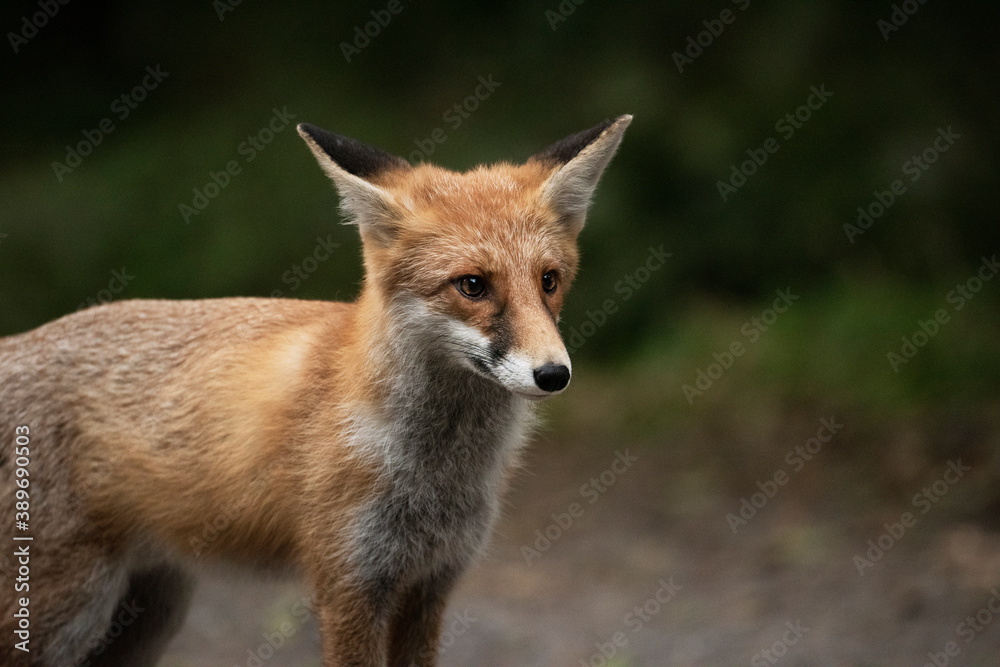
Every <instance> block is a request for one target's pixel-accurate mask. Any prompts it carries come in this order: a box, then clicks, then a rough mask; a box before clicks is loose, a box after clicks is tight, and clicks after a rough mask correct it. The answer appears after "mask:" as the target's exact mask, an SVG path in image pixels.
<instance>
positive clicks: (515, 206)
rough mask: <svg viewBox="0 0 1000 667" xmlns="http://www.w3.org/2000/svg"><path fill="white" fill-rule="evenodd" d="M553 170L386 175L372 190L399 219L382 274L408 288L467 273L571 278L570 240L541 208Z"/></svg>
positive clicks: (418, 170)
mask: <svg viewBox="0 0 1000 667" xmlns="http://www.w3.org/2000/svg"><path fill="white" fill-rule="evenodd" d="M551 171H552V169H551V167H548V166H546V165H543V164H539V163H528V164H525V165H510V164H500V165H492V166H483V167H478V168H476V169H473V170H471V171H468V172H465V173H456V172H452V171H449V170H446V169H442V168H440V167H436V166H432V165H426V164H425V165H420V166H418V167H415V168H414V169H412V170H409V171H403V172H394V173H389V174H385V175H384V176H383V178H382V179H380V182H379V183H378V185H379V186H380V187H382V188H383V189H385V190H386V191H388V192H390V193H392V195H393V197H394V198H395V199H396V201H397V202H398V203H399V204H400V205H401V207H402V208H403V209H404V210H405V211H406V213H405V215H404V216H403V218H402V219H401V220H400V221H399V225H398V230H397V236H396V240H395V242H394V243H393V244H392V247H391V248H388V249H387V252H388V254H389V255H390V256H391V257H386V258H384V259H388V260H389V266H391V267H393V268H394V269H395V271H396V272H397V276H398V277H400V278H402V277H403V276H402V275H400V274H406V275H407V278H409V280H410V281H413V280H416V281H418V282H426V283H427V285H426V287H428V288H430V287H432V285H433V284H440V283H442V282H445V281H447V280H450V279H454V278H456V277H458V276H460V275H463V274H466V273H475V274H480V273H482V274H487V275H489V274H505V275H507V276H508V277H510V278H514V277H516V275H517V274H524V276H525V277H528V276H529V275H530V276H534V275H535V274H536V273H537V272H538V271H545V270H552V269H556V270H558V271H559V272H560V274H561V275H562V277H563V279H564V281H565V283H566V284H568V282H569V280H571V279H572V276H573V274H574V273H575V271H576V265H577V251H576V243H575V234H572V233H570V232H569V231H568V230H567V229H565V227H564V225H562V224H561V223H560V220H559V217H558V216H557V215H556V214H555V213H554V212H552V211H550V210H548V208H547V207H546V206H544V205H543V204H542V201H541V189H542V186H543V184H544V182H545V179H546V178H547V177H548V176H549V175H550V173H551Z"/></svg>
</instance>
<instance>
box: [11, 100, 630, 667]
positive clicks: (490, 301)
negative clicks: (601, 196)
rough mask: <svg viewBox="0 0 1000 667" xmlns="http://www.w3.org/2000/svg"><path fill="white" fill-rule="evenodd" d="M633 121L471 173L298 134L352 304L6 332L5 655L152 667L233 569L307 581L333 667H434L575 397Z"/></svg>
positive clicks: (303, 129) (202, 309)
mask: <svg viewBox="0 0 1000 667" xmlns="http://www.w3.org/2000/svg"><path fill="white" fill-rule="evenodd" d="M630 120H631V117H630V116H622V117H620V118H618V119H616V120H613V121H607V122H605V123H602V124H601V125H598V126H597V127H594V128H592V129H590V130H587V131H585V132H581V133H579V134H576V135H573V136H570V137H567V138H566V139H564V140H563V141H560V142H558V143H556V144H553V145H552V146H550V147H549V148H548V149H546V150H545V151H543V152H541V153H539V154H537V155H535V156H534V157H532V158H531V159H529V160H528V161H527V162H526V163H524V164H520V165H513V164H499V165H493V166H488V167H479V168H476V169H473V170H471V171H468V172H465V173H455V172H451V171H448V170H445V169H441V168H439V167H435V166H431V165H426V164H422V165H419V166H411V165H410V164H408V163H407V162H406V161H405V160H402V159H401V158H398V157H395V156H392V155H390V154H388V153H384V152H382V151H380V150H378V149H375V148H373V147H370V146H367V145H365V144H361V143H359V142H356V141H354V140H351V139H347V138H346V137H342V136H339V135H335V134H332V133H329V132H326V131H324V130H321V129H320V128H317V127H314V126H311V125H300V126H299V133H300V135H301V136H302V137H303V139H304V140H305V142H306V144H307V145H308V146H309V148H310V149H311V150H312V152H313V153H314V154H315V156H316V158H317V160H318V161H319V163H320V166H321V167H322V168H323V169H324V171H325V172H326V173H327V174H328V175H329V176H330V177H331V178H332V180H333V182H334V184H335V185H336V187H337V189H338V191H339V193H340V198H341V208H342V211H343V212H344V214H345V216H346V217H347V219H348V221H350V222H352V223H354V224H356V225H357V226H358V228H359V232H360V234H361V238H362V244H363V252H364V267H365V279H364V283H363V286H362V289H361V294H360V296H359V298H358V300H357V301H356V302H354V303H330V302H315V301H312V302H311V301H297V300H290V299H253V298H247V299H242V298H233V299H215V300H201V301H124V302H119V303H115V304H109V305H105V306H100V307H96V308H92V309H89V310H85V311H82V312H79V313H76V314H73V315H69V316H67V317H64V318H61V319H59V320H56V321H54V322H52V323H49V324H47V325H45V326H42V327H40V328H38V329H36V330H34V331H31V332H28V333H24V334H20V335H16V336H11V337H7V338H3V339H0V433H3V434H4V438H5V440H6V441H7V442H11V441H13V440H14V438H15V434H17V435H21V434H23V437H24V438H25V440H24V441H23V442H24V443H25V451H24V452H23V453H24V461H22V459H21V458H17V459H16V461H17V462H18V463H17V465H15V456H14V451H13V450H12V448H5V449H4V451H2V452H0V485H2V488H3V491H4V497H8V498H12V497H13V496H14V493H15V490H17V489H21V490H23V491H24V492H25V493H24V494H23V496H24V497H25V498H26V500H25V501H24V502H25V503H26V504H25V505H24V507H25V508H26V512H25V516H24V517H19V518H24V519H25V522H24V527H23V528H18V526H16V525H15V522H14V517H13V516H12V514H13V513H10V512H8V513H5V514H4V517H5V518H4V519H3V522H2V523H3V526H4V529H5V530H6V531H7V534H8V535H21V536H23V537H30V538H31V539H30V540H25V541H22V542H19V543H18V544H19V545H22V546H21V547H19V548H21V551H20V552H19V554H20V555H15V554H14V552H12V551H11V550H9V549H7V550H4V552H3V555H0V565H2V572H3V575H2V576H3V577H4V578H6V577H8V576H11V578H12V579H13V574H11V575H8V573H18V572H20V573H21V574H22V575H24V574H25V570H24V568H25V567H26V568H28V571H29V573H30V574H29V575H27V576H25V577H23V579H24V581H19V582H17V584H18V588H17V589H16V590H17V591H18V592H17V593H16V594H15V593H14V591H15V582H14V581H9V582H3V591H4V592H3V594H2V595H3V597H2V598H0V611H2V613H3V616H2V617H0V635H3V636H4V637H7V638H8V641H6V642H5V644H4V645H3V647H2V648H0V658H3V659H2V660H0V662H3V663H4V664H10V665H31V666H33V667H35V666H46V667H66V666H67V665H76V666H81V665H88V666H95V665H141V664H155V661H156V659H157V658H158V656H159V655H160V654H161V653H162V651H163V649H164V647H165V646H166V643H167V641H168V640H169V638H170V636H171V635H172V634H173V633H174V632H175V631H176V630H177V628H178V627H179V625H180V623H181V621H182V620H183V617H184V614H185V612H186V608H187V603H188V600H189V597H190V590H191V586H192V582H193V576H194V574H195V573H196V572H197V570H198V568H199V566H200V564H203V563H204V564H209V563H215V562H228V563H235V564H238V565H244V566H248V567H252V568H258V569H268V570H276V571H288V570H290V571H294V572H297V573H300V574H301V576H302V577H304V578H305V580H306V581H307V583H308V584H309V585H310V586H311V588H312V590H313V592H314V601H313V605H312V609H313V611H314V613H315V614H316V615H317V618H318V621H319V624H320V629H321V634H322V638H323V656H324V662H323V664H324V665H325V667H333V666H335V665H336V666H343V665H365V666H371V665H375V666H379V667H381V666H384V665H407V666H409V665H433V664H434V662H435V658H436V653H437V650H436V646H437V640H438V633H439V624H440V618H441V615H442V612H443V610H444V608H445V605H446V601H447V596H448V594H449V592H450V590H451V588H452V587H453V585H454V583H455V581H456V580H457V578H458V577H459V575H460V574H461V572H462V571H463V570H464V569H465V568H466V567H467V566H468V565H469V563H470V562H471V561H472V560H473V559H474V558H475V557H476V555H477V554H478V553H479V552H480V551H481V549H482V548H483V545H484V543H485V541H486V539H487V537H488V535H489V533H490V530H491V527H492V525H493V523H494V521H495V519H496V517H497V514H498V507H499V500H500V498H501V496H502V493H503V490H504V487H505V483H506V479H507V476H508V474H509V472H510V471H511V469H512V467H513V466H514V464H515V462H516V459H517V454H518V452H519V450H520V448H521V447H522V446H523V444H524V442H525V440H526V436H527V434H528V432H529V431H530V429H531V427H532V424H533V415H534V407H535V404H536V403H537V402H538V401H539V400H542V399H545V398H547V397H549V396H552V395H555V394H557V393H559V392H561V391H563V390H564V389H565V388H566V386H567V385H568V383H569V380H570V375H571V364H570V360H569V356H568V354H567V352H566V348H565V346H564V345H563V343H562V340H561V338H560V335H559V331H558V320H559V312H560V308H561V306H562V303H563V299H564V296H565V294H566V291H567V289H568V288H569V286H570V284H571V282H572V280H573V277H574V275H575V273H576V269H577V261H578V256H577V250H576V238H577V235H578V234H579V232H580V230H581V228H582V227H583V223H584V217H585V215H586V211H587V207H588V205H589V202H590V199H591V196H592V194H593V191H594V188H595V187H596V185H597V182H598V180H599V178H600V176H601V173H602V172H603V170H604V168H605V167H606V165H607V164H608V162H609V160H610V159H611V157H612V156H613V154H614V152H615V150H616V149H617V147H618V144H619V142H620V141H621V137H622V133H623V132H624V130H625V128H626V126H627V125H628V123H629V122H630ZM21 442H22V441H21V440H18V443H19V444H20V443H21ZM21 453H22V452H20V451H18V455H19V456H20V454H21ZM29 461H30V462H29ZM21 463H27V465H26V466H25V467H26V469H27V471H28V472H27V473H23V475H24V476H22V473H21V472H18V471H16V470H15V469H16V468H20V467H22V466H21ZM25 479H27V480H28V481H27V482H25V481H20V482H19V481H18V480H25ZM19 497H20V496H19ZM28 510H30V511H28ZM18 525H20V524H18ZM25 560H27V561H28V564H25V563H24V561H25ZM23 609H27V610H28V611H27V612H24V613H22V614H19V610H23ZM137 610H138V611H137ZM126 612H127V613H126ZM123 614H124V615H125V616H127V617H128V619H129V622H128V623H127V624H124V623H123V622H122V620H121V619H122V617H123ZM113 623H117V624H118V626H119V628H118V629H119V633H111V632H109V630H110V629H111V627H112V624H113ZM123 624H124V625H126V626H127V627H125V628H124V631H123V632H121V627H120V626H121V625H123ZM11 637H14V638H16V639H17V640H19V643H17V644H16V646H15V645H14V644H15V642H12V641H10V638H11Z"/></svg>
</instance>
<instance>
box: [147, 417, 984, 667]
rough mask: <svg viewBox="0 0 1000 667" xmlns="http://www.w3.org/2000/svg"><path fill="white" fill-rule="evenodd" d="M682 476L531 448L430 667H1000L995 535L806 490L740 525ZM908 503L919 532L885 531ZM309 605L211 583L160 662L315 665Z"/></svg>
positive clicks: (294, 594) (648, 464) (605, 455)
mask: <svg viewBox="0 0 1000 667" xmlns="http://www.w3.org/2000/svg"><path fill="white" fill-rule="evenodd" d="M626 450H627V451H626ZM616 452H620V453H621V454H623V455H626V459H628V458H634V459H635V460H634V461H630V462H629V463H628V465H627V466H626V464H625V463H624V461H625V460H626V459H620V458H619V455H618V454H617V453H616ZM616 459H618V460H619V462H618V463H617V464H616V465H615V461H616ZM675 464H676V460H675V459H673V458H672V457H671V456H670V454H669V453H668V450H667V448H665V447H662V446H660V447H653V446H650V447H625V446H624V445H623V446H608V447H605V448H600V447H596V448H595V447H587V448H586V449H585V450H584V451H578V450H577V449H576V448H575V447H574V446H573V445H572V444H571V443H561V442H558V443H557V442H552V441H548V440H546V438H545V437H542V438H539V439H537V440H536V442H535V443H534V444H533V446H532V449H531V453H530V455H529V457H528V461H527V471H526V472H525V473H524V474H523V475H522V476H521V477H520V479H519V480H518V483H517V485H516V488H515V489H514V490H513V492H512V493H511V495H510V497H509V503H508V507H507V509H506V512H505V518H504V519H503V521H502V522H501V524H500V526H499V530H498V531H497V534H496V537H495V539H494V541H493V545H492V547H491V549H490V551H489V553H488V555H487V557H486V558H485V559H484V560H483V561H482V562H481V563H480V564H479V565H478V566H477V567H475V568H474V569H472V570H470V571H469V572H468V573H467V575H466V576H465V578H464V580H463V582H462V584H461V586H460V588H459V589H458V591H457V593H456V594H455V596H454V597H453V599H452V602H451V605H450V611H449V614H448V617H447V620H446V625H445V633H444V636H443V637H442V646H441V659H440V664H442V665H445V666H451V667H457V666H460V665H461V666H469V665H474V666H477V667H480V666H482V667H487V666H497V667H500V666H510V667H513V666H533V665H567V666H573V667H575V666H579V665H584V666H586V665H592V666H595V667H597V666H601V665H603V666H607V667H625V666H631V665H739V664H744V665H745V664H749V665H751V666H756V665H772V664H781V665H788V666H792V665H853V666H857V667H862V666H865V667H868V666H876V665H913V666H917V667H919V666H921V665H925V664H930V665H937V666H940V665H1000V614H995V613H994V611H992V610H991V609H990V605H992V607H993V609H994V610H997V611H1000V535H998V534H997V533H994V532H991V531H990V530H988V529H987V528H985V527H983V526H981V525H980V524H978V523H975V522H971V521H970V522H957V521H954V520H952V519H946V518H945V517H947V516H952V514H951V513H946V512H945V511H944V510H939V509H938V508H937V507H936V506H933V505H932V506H929V510H928V511H927V512H926V514H923V513H921V509H922V508H920V507H916V506H911V505H910V504H909V503H908V502H902V503H899V504H895V505H890V506H884V505H879V506H875V507H872V506H870V505H866V504H864V503H861V504H860V505H859V503H857V501H856V500H850V499H846V498H844V497H843V494H840V493H838V492H837V491H836V490H835V489H834V490H831V491H824V492H820V493H815V492H813V493H809V492H807V491H810V489H807V488H805V486H807V485H808V484H809V483H810V482H809V481H808V479H806V478H803V479H792V480H791V481H790V482H789V483H788V484H787V485H785V486H782V487H780V488H779V489H778V490H777V492H776V493H775V494H774V497H772V498H769V499H768V500H767V503H766V504H765V505H764V506H763V507H762V508H760V509H759V510H758V512H757V514H756V516H753V517H752V518H751V519H750V520H748V521H747V523H746V524H745V525H742V524H738V525H737V526H736V532H735V533H734V531H733V530H732V528H731V526H730V522H729V521H727V518H726V515H727V514H730V513H733V514H735V513H738V512H739V507H740V497H739V496H737V497H735V498H732V497H715V496H711V495H705V496H701V495H699V494H698V493H697V492H696V491H691V492H688V491H686V489H692V490H693V489H697V488H698V487H699V483H698V479H697V475H693V473H692V472H691V471H690V470H685V469H683V468H682V467H679V466H677V465H675ZM970 474H971V473H970ZM602 475H603V479H602ZM953 477H954V475H953ZM592 480H594V481H592ZM595 482H596V484H595ZM957 483H958V484H961V483H962V481H958V482H957ZM584 485H586V486H584ZM756 490H757V489H756V488H751V489H748V492H747V494H746V495H747V496H748V497H749V495H750V493H752V492H753V491H756ZM772 490H773V489H772ZM917 490H918V491H919V489H917ZM812 491H815V490H812ZM678 498H685V500H684V501H683V502H678ZM806 498H807V499H808V500H804V499H806ZM760 499H761V497H760V496H758V497H757V501H758V502H759V501H760ZM574 504H575V505H574ZM859 506H860V507H861V509H859ZM908 510H909V511H910V512H911V514H912V515H913V520H912V521H910V524H911V525H909V526H902V524H900V526H894V525H893V524H894V523H897V522H900V520H901V517H902V513H903V512H906V511H908ZM745 511H746V512H747V513H749V511H748V510H745ZM553 515H555V516H553ZM560 523H561V524H563V526H565V527H560V525H559V524H560ZM885 524H889V526H888V528H889V529H891V530H893V531H895V532H896V533H897V535H898V537H892V535H889V536H888V537H886V536H883V533H886V530H887V528H886V525H885ZM900 527H901V528H902V532H900ZM536 531H541V533H542V534H543V535H544V534H545V533H546V532H547V533H548V534H549V538H548V539H549V542H548V543H546V542H544V541H539V542H538V543H537V544H536V540H538V537H539V536H538V533H536ZM880 538H881V542H882V545H883V547H888V548H886V549H883V551H882V552H881V556H879V552H872V553H871V554H870V556H871V557H872V560H871V561H870V566H869V565H866V564H865V563H863V562H862V563H861V568H862V570H863V572H862V573H859V564H858V561H856V559H855V556H859V557H861V558H865V559H867V558H868V557H869V555H867V553H866V552H867V551H868V550H869V548H870V546H871V545H869V544H868V540H869V539H871V540H873V541H875V542H876V543H877V542H878V541H879V539H880ZM524 547H529V548H536V547H537V548H536V551H535V552H534V553H532V552H528V551H526V550H525V549H524ZM875 557H878V560H877V561H876V560H874V558H875ZM529 560H530V562H528V561H529ZM303 595H304V593H303V591H302V590H301V589H300V588H298V587H297V586H296V585H295V584H294V583H290V582H273V581H272V582H258V581H251V580H246V579H239V578H232V577H230V576H214V575H213V576H211V577H209V578H207V579H206V580H205V581H204V582H203V583H202V585H201V587H200V589H199V592H198V594H197V598H196V601H195V604H194V606H193V608H192V611H191V614H190V615H189V617H188V619H187V622H186V625H185V626H184V628H183V630H182V631H181V633H180V634H179V635H178V636H177V637H176V638H175V640H174V641H173V643H172V645H171V647H170V650H169V651H168V654H167V657H166V658H165V659H164V661H163V662H162V664H163V665H167V666H169V667H182V666H183V667H209V666H211V667H260V666H261V665H282V666H290V667H298V666H302V667H305V666H317V665H320V660H319V652H318V648H317V646H318V631H317V628H316V626H315V623H314V622H313V620H312V618H311V617H306V618H305V620H304V621H303V620H302V618H303V617H305V614H304V613H303V612H302V609H301V607H300V606H297V605H299V603H300V602H301V600H302V599H303ZM977 616H978V620H977V618H976V617H977ZM967 617H971V618H967ZM282 630H284V633H282ZM268 637H270V640H269V639H268ZM950 642H951V643H950ZM273 646H277V648H273ZM949 651H950V653H951V654H950V655H949Z"/></svg>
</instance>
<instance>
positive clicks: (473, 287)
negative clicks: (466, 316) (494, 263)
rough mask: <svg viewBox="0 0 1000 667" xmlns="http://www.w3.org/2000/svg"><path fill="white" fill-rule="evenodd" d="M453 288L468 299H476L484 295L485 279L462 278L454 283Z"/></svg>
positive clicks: (477, 277) (475, 277)
mask: <svg viewBox="0 0 1000 667" xmlns="http://www.w3.org/2000/svg"><path fill="white" fill-rule="evenodd" d="M455 287H457V288H458V291H459V292H461V293H462V295H463V296H467V297H469V298H470V299H478V298H480V297H481V296H483V295H484V294H486V279H485V278H483V277H482V276H462V277H461V278H459V279H458V280H456V281H455Z"/></svg>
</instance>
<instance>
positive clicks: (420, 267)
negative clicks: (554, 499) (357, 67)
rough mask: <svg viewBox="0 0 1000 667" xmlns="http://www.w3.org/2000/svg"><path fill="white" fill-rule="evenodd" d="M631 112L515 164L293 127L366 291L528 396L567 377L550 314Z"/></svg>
mask: <svg viewBox="0 0 1000 667" xmlns="http://www.w3.org/2000/svg"><path fill="white" fill-rule="evenodd" d="M631 120H632V117H631V116H628V115H626V116H620V117H618V118H616V119H614V120H609V121H605V122H604V123H601V124H600V125H597V126H596V127H593V128H591V129H589V130H585V131H584V132H580V133H578V134H574V135H572V136H569V137H567V138H565V139H563V140H562V141H559V142H557V143H555V144H553V145H551V146H549V147H548V148H547V149H545V150H543V151H542V152H541V153H538V154H537V155H535V156H533V157H531V158H530V159H529V160H528V161H527V162H526V163H524V164H521V165H514V164H506V163H503V164H497V165H491V166H481V167H478V168H476V169H473V170H471V171H468V172H465V173H456V172H452V171H448V170H446V169H442V168H439V167H436V166H433V165H429V164H420V165H417V166H411V165H410V164H409V163H408V162H407V161H406V160H404V159H402V158H400V157H396V156H394V155H390V154H388V153H385V152H383V151H381V150H379V149H377V148H373V147H371V146H367V145H365V144H362V143H360V142H358V141H355V140H353V139H348V138H346V137H342V136H340V135H337V134H333V133H330V132H327V131H325V130H322V129H320V128H318V127H315V126H313V125H307V124H304V123H303V124H301V125H299V126H298V131H299V134H300V135H301V136H302V138H303V139H304V140H305V141H306V143H307V144H308V145H309V148H310V149H311V150H312V152H313V154H314V155H315V156H316V159H317V160H319V164H320V166H321V167H322V168H323V170H324V171H325V172H326V173H327V174H328V175H329V176H330V178H331V179H333V182H334V184H335V185H336V187H337V190H338V192H339V193H340V197H341V209H342V211H343V213H344V214H345V216H346V217H347V218H348V220H349V221H350V222H353V223H356V224H357V225H358V227H359V229H360V233H361V239H362V244H363V248H364V263H365V284H364V288H363V291H362V299H364V298H365V297H369V298H376V299H380V300H382V301H383V302H385V303H388V304H390V310H393V309H395V310H396V311H398V312H399V313H405V317H402V319H403V320H405V322H406V323H407V324H406V326H407V327H408V328H409V329H410V330H411V333H412V332H413V331H416V332H418V333H420V334H421V335H423V340H424V342H425V343H426V344H427V347H429V348H433V349H434V350H435V351H437V352H440V353H441V354H442V355H444V356H445V357H446V358H447V359H450V360H451V361H453V362H455V363H456V364H458V365H461V366H464V367H466V368H468V369H469V370H471V371H472V372H475V373H478V374H479V375H482V376H485V377H487V378H489V379H491V380H493V381H494V382H497V383H499V384H500V385H502V386H503V387H505V388H506V389H507V390H509V391H511V392H513V393H515V394H518V395H521V396H524V397H526V398H531V399H540V398H545V397H547V396H551V395H553V394H556V393H558V392H561V391H562V390H563V389H565V388H566V385H567V384H569V380H570V373H571V371H570V368H571V365H570V359H569V354H568V353H567V351H566V347H565V345H564V344H563V341H562V338H561V337H560V335H559V328H558V322H559V311H560V309H561V307H562V304H563V299H564V298H565V295H566V291H567V290H568V289H569V286H570V284H571V283H572V281H573V277H574V275H575V273H576V269H577V258H578V255H577V249H576V237H577V235H578V234H579V233H580V230H581V229H582V228H583V224H584V217H585V216H586V213H587V207H588V205H589V204H590V200H591V196H592V195H593V192H594V189H595V187H596V186H597V182H598V180H599V179H600V177H601V174H602V173H603V171H604V168H605V167H606V166H607V164H608V162H609V161H610V160H611V157H612V156H613V155H614V153H615V150H616V149H617V148H618V144H619V143H620V142H621V138H622V134H623V133H624V131H625V128H626V127H627V126H628V124H629V123H630V122H631Z"/></svg>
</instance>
